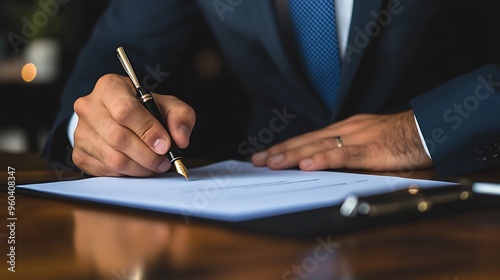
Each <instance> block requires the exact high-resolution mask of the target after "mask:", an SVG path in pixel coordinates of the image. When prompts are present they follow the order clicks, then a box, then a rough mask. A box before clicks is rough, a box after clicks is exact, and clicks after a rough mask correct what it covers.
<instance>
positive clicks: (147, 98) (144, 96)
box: [137, 87, 182, 163]
mask: <svg viewBox="0 0 500 280" xmlns="http://www.w3.org/2000/svg"><path fill="white" fill-rule="evenodd" d="M137 98H138V99H139V101H140V102H141V103H142V105H144V107H145V108H146V109H148V111H149V112H150V113H151V115H153V117H155V118H156V119H157V120H158V121H159V122H160V123H161V124H162V125H163V127H164V128H165V130H166V131H167V132H168V133H169V134H170V132H169V130H168V127H167V124H166V122H165V120H164V119H163V115H162V113H161V112H160V109H158V106H157V104H156V102H155V100H154V98H153V95H152V94H151V92H150V91H149V90H147V89H145V88H144V87H138V88H137ZM167 157H168V159H169V161H170V163H173V162H174V161H176V160H178V159H180V158H182V156H181V153H180V152H179V148H178V147H177V145H176V144H175V142H174V139H172V138H171V141H170V150H169V151H168V152H167Z"/></svg>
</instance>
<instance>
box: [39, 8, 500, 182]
mask: <svg viewBox="0 0 500 280" xmlns="http://www.w3.org/2000/svg"><path fill="white" fill-rule="evenodd" d="M496 2H498V1H482V0H479V1H475V2H474V4H471V3H470V2H468V1H464V0H418V1H411V0H390V1H389V0H356V1H354V7H353V15H352V21H351V26H350V33H349V38H348V46H347V49H346V54H345V56H344V58H343V69H342V71H343V72H342V80H341V85H340V92H339V94H338V97H337V100H336V102H335V108H334V110H333V111H329V110H328V109H327V108H326V107H325V106H324V104H323V103H322V102H321V99H320V98H319V97H318V96H317V95H316V93H315V92H314V90H313V87H312V86H311V85H310V84H309V82H308V80H307V78H306V75H305V73H304V72H303V70H302V69H303V67H301V65H300V58H299V57H298V55H297V52H296V48H295V43H294V40H293V34H292V33H291V29H290V24H289V22H288V14H287V8H286V5H287V3H286V0H275V1H272V0H231V1H229V0H198V1H194V0H193V1H191V0H169V1H161V0H143V1H133V0H121V1H118V0H116V1H112V2H111V3H110V5H109V7H108V9H107V10H106V11H105V13H104V14H103V16H102V18H100V20H99V21H98V23H97V25H96V27H95V31H94V33H93V35H92V37H91V39H90V40H89V42H88V43H87V45H86V46H85V47H84V49H83V51H82V52H81V55H80V57H79V59H78V62H77V65H76V67H75V69H74V72H73V74H72V77H71V78H70V80H69V81H68V83H67V86H66V89H65V91H64V93H63V95H62V99H61V110H60V112H59V114H58V116H57V119H56V121H55V123H54V126H53V128H52V131H51V133H50V135H49V138H48V141H47V144H46V147H45V150H44V156H45V157H46V158H47V159H48V160H49V161H50V163H51V165H52V167H53V168H54V169H58V170H61V169H64V168H66V167H67V166H72V163H71V146H70V145H69V144H68V141H67V137H66V132H65V130H66V124H67V121H68V119H69V117H70V116H71V114H72V113H73V107H72V104H73V102H74V101H75V100H76V99H77V98H78V97H80V96H83V95H86V94H89V93H90V92H91V91H92V89H93V86H94V85H95V83H96V81H97V79H98V78H99V77H100V76H102V75H104V74H106V73H120V74H124V72H123V70H122V69H121V66H120V64H119V62H118V60H117V58H116V55H115V49H116V48H117V47H118V46H124V47H125V49H126V50H127V53H128V54H129V56H130V57H131V58H132V60H133V61H134V63H135V64H136V68H137V69H148V67H149V69H150V70H151V69H157V70H158V69H160V70H162V71H170V70H173V71H175V69H176V67H178V66H179V65H181V64H182V62H183V59H185V56H184V55H185V49H186V48H187V47H188V46H189V45H190V44H192V42H193V41H192V34H193V33H194V32H195V30H196V29H197V28H198V27H200V26H205V27H208V30H210V32H211V34H212V36H213V38H214V40H215V42H216V43H217V46H218V48H219V50H220V52H221V53H222V55H223V57H224V59H225V61H227V63H228V65H229V67H230V69H231V74H232V75H234V76H235V79H236V80H237V81H238V83H239V84H240V85H241V88H242V89H243V90H244V92H245V94H246V95H247V97H248V99H249V101H250V102H251V110H252V111H251V115H250V120H249V123H248V129H247V132H246V133H247V134H246V135H245V136H244V137H243V139H241V141H240V142H239V143H238V145H237V146H234V147H233V149H234V150H236V151H237V154H238V155H240V156H242V158H248V157H249V156H250V155H251V154H252V153H253V152H255V151H257V150H259V149H262V148H264V147H268V146H270V145H272V144H275V143H278V142H280V141H283V140H285V139H288V138H290V137H292V136H295V135H299V134H302V133H305V132H308V131H311V130H315V129H319V128H322V127H324V126H326V125H328V124H331V123H333V122H335V121H339V120H341V119H344V118H347V117H349V116H352V115H355V114H360V113H374V114H386V113H395V112H401V111H404V110H409V109H413V110H414V113H415V115H416V118H417V119H418V123H419V125H420V128H421V131H422V133H423V136H424V138H425V139H426V142H427V146H428V148H429V150H430V153H431V155H432V159H433V162H434V165H435V167H436V169H437V171H438V173H439V174H440V175H455V174H463V173H468V172H474V171H479V170H484V169H487V168H492V167H498V166H500V156H497V155H498V154H499V153H500V144H499V143H500V67H499V65H498V63H499V59H498V58H499V55H498V53H499V52H500V51H495V50H500V48H499V47H500V46H499V43H498V42H499V41H500V29H499V21H498V20H497V19H496V18H497V16H496V12H495V11H498V8H499V4H497V3H496ZM152 81H153V82H154V80H152ZM170 94H172V93H170ZM211 106H214V105H213V104H212V105H211ZM227 118H231V116H227ZM195 129H196V128H195ZM208 136H209V137H213V135H208ZM347 144H348V143H347Z"/></svg>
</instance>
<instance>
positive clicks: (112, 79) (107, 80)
mask: <svg viewBox="0 0 500 280" xmlns="http://www.w3.org/2000/svg"><path fill="white" fill-rule="evenodd" d="M118 81H120V76H118V75H117V74H105V75H103V76H101V77H100V78H99V79H98V80H97V83H96V85H102V84H104V85H111V84H114V83H117V82H118Z"/></svg>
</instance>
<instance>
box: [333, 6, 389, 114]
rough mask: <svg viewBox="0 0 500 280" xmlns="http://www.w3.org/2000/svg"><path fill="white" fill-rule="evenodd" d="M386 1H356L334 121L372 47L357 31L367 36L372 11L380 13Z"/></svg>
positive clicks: (343, 61) (371, 19)
mask: <svg viewBox="0 0 500 280" xmlns="http://www.w3.org/2000/svg"><path fill="white" fill-rule="evenodd" d="M383 2H384V0H367V1H356V0H355V1H354V6H353V11H352V18H351V26H350V27H349V38H348V40H347V49H346V52H345V55H344V58H343V60H342V81H341V84H340V88H339V93H338V95H337V101H336V102H335V108H334V110H333V114H332V120H335V119H336V118H337V116H338V115H339V113H340V111H341V108H342V107H343V104H344V101H345V100H346V98H347V97H348V95H349V89H350V88H351V86H352V83H353V82H354V80H355V77H356V73H357V71H358V69H359V67H360V65H361V62H362V60H363V57H364V55H365V53H366V50H367V49H368V48H369V47H370V44H371V41H372V40H369V41H368V42H363V41H362V39H360V37H359V35H358V33H357V31H356V30H361V31H362V32H363V33H364V34H366V31H365V26H366V25H367V23H369V22H370V21H374V20H375V18H373V16H372V15H371V13H370V12H371V11H375V12H377V13H378V12H379V11H380V9H381V7H382V4H383Z"/></svg>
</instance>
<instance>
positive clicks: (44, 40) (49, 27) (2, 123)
mask: <svg viewBox="0 0 500 280" xmlns="http://www.w3.org/2000/svg"><path fill="white" fill-rule="evenodd" d="M106 6H107V1H103V0H101V1H76V0H75V1H69V0H43V1H40V0H36V1H34V0H23V1H14V0H4V1H2V2H1V3H0V35H1V36H0V95H1V101H0V151H8V152H25V151H32V152H39V151H40V150H41V148H42V146H43V143H44V142H45V138H46V135H47V132H48V130H49V128H50V126H51V124H52V121H53V119H54V118H55V115H56V113H57V110H58V106H59V104H58V100H59V96H60V94H61V91H62V88H63V86H64V82H65V81H66V79H67V78H68V75H69V74H70V72H71V69H72V67H73V63H74V61H75V58H76V55H77V54H78V52H79V50H80V48H81V47H82V45H83V44H84V43H85V42H86V40H87V39H88V37H89V35H90V33H91V30H92V26H93V25H94V23H95V21H96V20H97V18H98V17H99V15H100V14H101V13H102V12H103V11H104V9H105V8H106Z"/></svg>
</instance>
